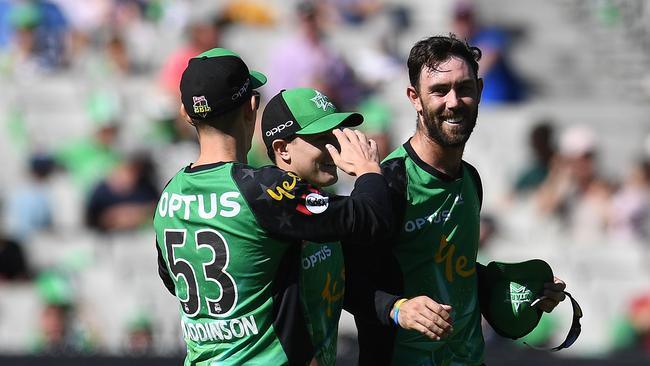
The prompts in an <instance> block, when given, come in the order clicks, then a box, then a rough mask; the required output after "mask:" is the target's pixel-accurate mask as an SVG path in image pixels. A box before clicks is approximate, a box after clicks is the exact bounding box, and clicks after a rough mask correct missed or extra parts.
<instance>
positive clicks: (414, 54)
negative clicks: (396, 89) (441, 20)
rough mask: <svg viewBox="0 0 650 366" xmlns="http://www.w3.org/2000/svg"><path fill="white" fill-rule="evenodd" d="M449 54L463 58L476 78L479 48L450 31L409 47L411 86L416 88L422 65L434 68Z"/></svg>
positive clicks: (408, 62)
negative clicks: (447, 33)
mask: <svg viewBox="0 0 650 366" xmlns="http://www.w3.org/2000/svg"><path fill="white" fill-rule="evenodd" d="M450 56H458V57H460V58H462V59H463V60H465V62H467V64H468V65H469V66H470V68H471V69H472V71H473V72H474V78H475V79H478V60H480V59H481V50H480V49H479V48H478V47H473V46H470V45H469V44H467V42H465V41H462V40H460V39H458V38H457V37H456V35H454V34H453V33H450V34H449V35H448V36H433V37H429V38H426V39H423V40H421V41H419V42H418V43H416V44H415V46H413V48H411V53H410V54H409V58H408V61H407V65H408V70H409V79H410V81H411V86H413V87H414V88H415V90H418V82H419V80H420V73H421V72H422V68H423V67H424V66H428V67H430V68H431V69H433V70H436V68H437V67H438V65H440V63H441V62H443V61H445V60H447V59H448V58H449V57H450Z"/></svg>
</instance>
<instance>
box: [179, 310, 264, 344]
mask: <svg viewBox="0 0 650 366" xmlns="http://www.w3.org/2000/svg"><path fill="white" fill-rule="evenodd" d="M181 327H182V328H183V336H184V337H185V339H191V340H193V341H194V342H206V341H210V342H214V341H224V340H226V341H227V340H231V339H233V338H244V337H249V336H250V335H251V334H253V335H255V334H257V333H259V331H258V330H257V323H256V322H255V318H254V317H253V316H252V315H249V316H247V317H246V316H245V317H241V318H235V319H228V320H214V321H211V322H205V323H198V322H186V321H185V320H183V321H181Z"/></svg>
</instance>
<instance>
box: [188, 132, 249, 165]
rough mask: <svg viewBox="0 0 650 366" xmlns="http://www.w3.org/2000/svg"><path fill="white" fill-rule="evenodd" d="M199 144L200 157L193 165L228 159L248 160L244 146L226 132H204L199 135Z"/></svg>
mask: <svg viewBox="0 0 650 366" xmlns="http://www.w3.org/2000/svg"><path fill="white" fill-rule="evenodd" d="M199 145H200V151H199V157H198V158H197V159H196V161H195V162H194V163H193V164H192V165H193V166H198V165H206V164H212V163H218V162H226V161H238V162H246V153H245V152H244V151H243V150H244V148H243V147H242V146H240V145H241V143H238V141H237V139H236V138H235V137H233V136H230V135H227V134H224V133H217V134H212V133H211V134H204V135H202V136H200V137H199Z"/></svg>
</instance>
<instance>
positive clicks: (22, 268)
mask: <svg viewBox="0 0 650 366" xmlns="http://www.w3.org/2000/svg"><path fill="white" fill-rule="evenodd" d="M29 277H30V276H29V269H28V267H27V261H26V259H25V254H24V253H23V248H22V246H21V245H20V244H19V243H18V242H16V241H14V240H11V239H9V238H7V237H5V236H0V283H2V282H5V281H17V280H27V279H29Z"/></svg>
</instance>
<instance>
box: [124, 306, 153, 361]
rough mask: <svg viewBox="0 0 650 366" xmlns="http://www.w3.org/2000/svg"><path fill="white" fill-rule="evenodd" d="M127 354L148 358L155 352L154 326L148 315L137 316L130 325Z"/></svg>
mask: <svg viewBox="0 0 650 366" xmlns="http://www.w3.org/2000/svg"><path fill="white" fill-rule="evenodd" d="M127 332H128V343H127V345H126V352H127V353H128V354H129V355H131V356H146V355H150V354H151V353H152V352H153V351H154V340H153V324H152V322H151V319H150V318H149V316H148V315H147V314H144V313H140V314H136V315H135V316H134V317H133V318H132V319H131V320H130V321H129V324H128V330H127Z"/></svg>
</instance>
